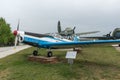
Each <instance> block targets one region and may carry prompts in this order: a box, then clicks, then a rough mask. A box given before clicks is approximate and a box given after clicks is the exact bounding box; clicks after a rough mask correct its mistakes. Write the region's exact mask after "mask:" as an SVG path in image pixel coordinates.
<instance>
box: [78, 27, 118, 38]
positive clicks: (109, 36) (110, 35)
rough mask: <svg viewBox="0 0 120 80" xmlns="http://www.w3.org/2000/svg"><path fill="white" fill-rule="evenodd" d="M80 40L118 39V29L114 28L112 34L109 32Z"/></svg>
mask: <svg viewBox="0 0 120 80" xmlns="http://www.w3.org/2000/svg"><path fill="white" fill-rule="evenodd" d="M80 38H87V39H99V40H108V39H120V28H115V29H114V30H113V32H112V33H111V32H110V33H108V34H106V35H103V36H91V37H80Z"/></svg>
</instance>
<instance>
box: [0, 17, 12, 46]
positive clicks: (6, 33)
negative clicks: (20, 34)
mask: <svg viewBox="0 0 120 80" xmlns="http://www.w3.org/2000/svg"><path fill="white" fill-rule="evenodd" d="M13 43H14V35H13V34H12V31H11V28H10V24H8V23H6V21H5V19H3V18H2V17H1V18H0V46H6V45H13Z"/></svg>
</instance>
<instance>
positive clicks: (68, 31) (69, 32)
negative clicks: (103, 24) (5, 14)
mask: <svg viewBox="0 0 120 80" xmlns="http://www.w3.org/2000/svg"><path fill="white" fill-rule="evenodd" d="M75 28H76V27H74V28H73V29H72V28H70V27H67V28H66V29H65V30H63V31H62V30H61V24H60V21H58V25H57V29H58V34H59V35H61V36H74V35H76V36H80V35H86V34H92V33H98V32H99V31H91V32H83V33H75Z"/></svg>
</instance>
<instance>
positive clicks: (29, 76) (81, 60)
mask: <svg viewBox="0 0 120 80" xmlns="http://www.w3.org/2000/svg"><path fill="white" fill-rule="evenodd" d="M34 49H35V48H33V47H32V48H29V49H25V50H23V51H20V52H18V53H16V54H13V55H10V56H8V57H5V58H3V59H0V80H120V52H118V51H116V50H115V48H113V47H111V46H107V45H103V46H99V45H96V46H95V45H93V46H86V47H83V50H82V52H81V53H80V54H77V58H76V59H75V60H74V64H73V65H72V69H71V68H70V65H69V64H68V63H67V60H66V59H65V55H66V52H65V51H54V52H53V53H54V55H55V56H57V57H59V59H60V61H59V62H58V63H56V64H42V63H39V62H31V61H28V60H27V58H28V55H30V54H31V53H32V51H33V50H34ZM40 53H41V55H46V54H44V53H46V50H45V49H40Z"/></svg>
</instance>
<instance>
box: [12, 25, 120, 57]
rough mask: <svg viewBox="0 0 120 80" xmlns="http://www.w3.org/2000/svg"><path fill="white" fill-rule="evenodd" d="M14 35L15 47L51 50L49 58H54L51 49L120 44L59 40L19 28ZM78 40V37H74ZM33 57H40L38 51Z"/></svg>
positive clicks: (116, 41) (111, 41)
mask: <svg viewBox="0 0 120 80" xmlns="http://www.w3.org/2000/svg"><path fill="white" fill-rule="evenodd" d="M13 33H14V35H15V36H16V38H15V46H16V44H17V43H18V42H21V43H25V44H28V45H31V46H35V47H37V48H47V49H49V51H48V53H47V56H48V57H51V56H52V51H51V49H58V48H63V49H64V48H76V47H80V46H81V45H86V44H104V43H119V42H120V40H96V41H78V40H77V39H74V41H71V40H68V39H64V38H63V39H62V38H57V37H53V36H49V35H45V34H37V33H31V32H24V31H19V26H18V28H17V30H15V31H14V32H13ZM74 38H76V37H74ZM33 55H34V56H37V55H38V49H37V50H34V51H33Z"/></svg>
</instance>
